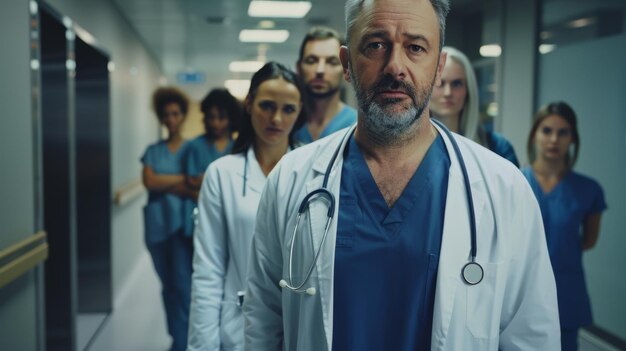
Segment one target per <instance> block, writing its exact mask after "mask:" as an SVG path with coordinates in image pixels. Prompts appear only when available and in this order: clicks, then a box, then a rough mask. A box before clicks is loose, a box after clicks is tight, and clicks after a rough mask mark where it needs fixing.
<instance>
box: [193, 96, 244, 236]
mask: <svg viewBox="0 0 626 351" xmlns="http://www.w3.org/2000/svg"><path fill="white" fill-rule="evenodd" d="M200 111H202V114H203V115H204V119H203V122H204V130H205V131H206V133H205V134H203V135H200V136H199V137H197V138H195V139H193V140H192V141H190V142H189V151H188V153H187V158H186V160H185V173H186V174H187V184H188V185H189V186H190V187H191V188H193V189H195V190H197V191H199V190H200V186H201V185H202V178H203V177H204V172H205V171H206V169H207V167H208V166H209V164H210V163H211V162H213V161H215V160H217V159H218V158H220V157H222V156H224V155H227V154H229V153H230V152H231V150H232V148H233V143H234V140H233V137H232V134H233V132H235V131H236V130H237V123H238V121H239V119H240V118H241V112H242V108H241V103H240V102H239V101H238V100H237V99H236V98H235V97H234V96H232V95H231V94H230V93H229V92H228V90H226V89H213V90H211V91H210V92H209V94H208V95H207V96H206V97H205V98H204V100H202V102H201V103H200ZM196 206H197V199H188V200H186V201H185V205H184V207H185V235H187V236H191V235H192V234H193V227H194V215H193V213H194V210H195V209H196Z"/></svg>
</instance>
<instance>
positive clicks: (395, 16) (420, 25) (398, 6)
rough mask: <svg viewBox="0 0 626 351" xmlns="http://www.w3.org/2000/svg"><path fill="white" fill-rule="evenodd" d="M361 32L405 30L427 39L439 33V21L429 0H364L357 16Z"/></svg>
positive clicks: (388, 32) (407, 32) (409, 33)
mask: <svg viewBox="0 0 626 351" xmlns="http://www.w3.org/2000/svg"><path fill="white" fill-rule="evenodd" d="M355 28H358V30H359V31H360V33H353V34H361V35H363V34H369V33H370V32H378V33H383V34H384V33H387V34H392V33H391V32H396V31H397V30H400V31H401V32H403V33H404V34H408V35H419V36H423V37H426V38H428V39H434V38H432V36H433V35H437V36H438V34H439V33H438V32H439V21H438V19H437V15H436V13H435V10H434V8H433V7H432V4H431V3H430V0H365V1H364V3H363V6H362V7H361V11H359V15H358V17H357V19H356V26H355Z"/></svg>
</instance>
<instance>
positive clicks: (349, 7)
mask: <svg viewBox="0 0 626 351" xmlns="http://www.w3.org/2000/svg"><path fill="white" fill-rule="evenodd" d="M364 1H365V0H347V1H346V43H348V44H350V32H351V31H352V27H354V23H355V22H356V19H357V16H358V15H359V12H360V11H361V7H363V2H364ZM430 4H431V5H432V6H433V9H434V10H435V14H437V19H438V20H439V50H440V51H441V48H442V47H443V43H444V39H445V32H446V16H447V15H448V12H449V11H450V1H449V0H430Z"/></svg>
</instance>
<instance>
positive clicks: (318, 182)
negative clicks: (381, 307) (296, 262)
mask: <svg viewBox="0 0 626 351" xmlns="http://www.w3.org/2000/svg"><path fill="white" fill-rule="evenodd" d="M336 140H337V141H338V142H330V143H328V144H327V145H325V146H324V148H323V149H322V150H320V151H321V153H320V157H319V158H318V159H317V160H316V161H315V163H314V164H313V171H314V176H313V179H312V180H310V181H309V182H307V184H306V191H307V194H309V193H311V192H312V191H314V190H317V189H320V188H321V187H322V184H323V180H324V174H325V173H326V169H327V168H328V164H329V162H331V160H332V157H333V154H334V153H335V151H336V150H337V147H339V146H340V147H341V151H340V152H339V154H338V156H337V160H336V161H335V163H334V167H333V168H332V171H331V173H330V177H329V180H328V190H329V191H330V192H331V193H332V194H333V195H334V197H335V211H334V215H333V219H332V221H331V224H330V228H329V230H328V235H327V237H326V241H325V242H324V244H323V245H322V239H323V236H324V228H325V226H326V221H327V218H328V216H327V212H328V204H327V203H326V202H325V201H321V200H317V201H313V202H311V204H310V205H309V214H310V216H309V226H310V227H309V230H310V231H311V237H312V242H313V247H314V248H315V249H317V248H320V247H321V250H322V252H321V253H320V256H319V259H318V260H317V262H316V270H317V275H316V279H315V280H316V281H317V286H318V289H319V290H318V292H317V296H319V298H320V299H321V301H320V302H321V305H322V315H323V319H324V321H323V322H324V325H323V328H324V332H325V334H326V342H327V347H328V350H330V349H331V348H332V347H331V346H332V324H333V274H334V263H335V242H336V234H337V218H338V213H339V192H340V185H341V169H342V164H343V149H344V148H345V145H346V142H347V138H346V139H345V140H343V143H341V145H340V141H341V140H342V139H341V138H340V137H337V139H336Z"/></svg>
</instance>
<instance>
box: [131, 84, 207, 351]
mask: <svg viewBox="0 0 626 351" xmlns="http://www.w3.org/2000/svg"><path fill="white" fill-rule="evenodd" d="M152 105H153V109H154V112H155V113H156V115H157V117H158V118H159V122H160V123H161V124H162V125H164V126H165V127H166V128H167V133H168V137H167V139H166V140H160V141H158V142H157V143H155V144H153V145H150V146H149V147H148V149H147V150H146V152H145V154H144V155H143V157H142V158H141V162H142V163H143V184H144V185H145V187H146V188H147V189H148V204H147V205H146V206H145V207H144V223H145V241H146V246H147V248H148V251H149V252H150V256H151V257H152V262H153V264H154V268H155V270H156V272H157V275H158V276H159V279H160V280H161V286H162V296H163V304H164V306H165V314H166V318H167V329H168V332H169V334H170V336H171V337H172V340H173V341H172V347H171V350H173V351H178V350H184V349H185V345H186V342H187V330H188V328H187V326H188V321H189V303H190V289H191V260H192V252H193V243H192V241H191V238H189V237H185V236H184V234H183V199H184V198H185V197H193V196H196V194H195V192H194V191H193V190H192V189H190V188H188V187H187V186H186V182H185V174H184V172H183V159H184V156H185V154H186V151H187V147H188V145H189V144H188V142H187V141H186V140H185V139H183V137H182V136H181V133H180V132H181V126H182V124H183V122H184V120H185V117H186V115H187V111H188V108H189V101H188V99H187V97H186V96H185V95H184V94H183V93H182V92H181V91H180V90H178V89H176V88H174V87H163V88H159V89H157V90H156V91H155V92H154V94H153V96H152Z"/></svg>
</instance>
